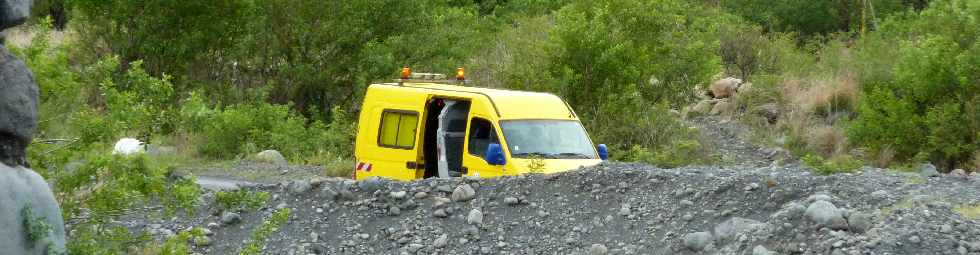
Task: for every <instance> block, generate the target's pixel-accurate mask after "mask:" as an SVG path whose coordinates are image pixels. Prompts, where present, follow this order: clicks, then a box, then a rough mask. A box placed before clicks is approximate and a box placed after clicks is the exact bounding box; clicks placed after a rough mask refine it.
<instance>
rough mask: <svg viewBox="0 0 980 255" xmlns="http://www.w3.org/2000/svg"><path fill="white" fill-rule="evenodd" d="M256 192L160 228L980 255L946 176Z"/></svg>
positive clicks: (231, 243) (319, 238)
mask: <svg viewBox="0 0 980 255" xmlns="http://www.w3.org/2000/svg"><path fill="white" fill-rule="evenodd" d="M910 176H911V177H913V178H910ZM307 183H308V184H307ZM307 185H309V186H307ZM297 187H301V188H297ZM250 189H251V188H250ZM254 189H259V190H264V191H268V192H270V193H271V196H270V197H272V198H271V199H270V201H268V202H267V203H266V206H265V208H263V209H260V210H259V211H258V212H244V213H241V214H240V215H235V216H227V215H220V214H216V213H207V212H208V211H209V210H210V211H213V209H209V208H210V204H209V203H207V202H206V203H205V204H204V205H203V206H204V207H205V208H201V209H199V210H197V211H201V212H204V213H202V214H201V215H199V216H197V217H192V218H181V219H177V222H167V223H166V224H164V225H165V226H172V227H170V229H186V228H188V227H195V226H196V227H203V226H204V225H205V224H207V225H208V226H209V229H211V230H212V231H213V232H214V233H213V235H211V236H209V240H206V241H211V242H202V245H196V246H194V249H195V251H197V252H200V253H201V254H234V253H237V252H238V251H239V250H240V249H241V245H242V243H243V242H244V241H245V240H247V239H248V238H249V234H250V232H251V231H252V230H254V229H255V228H256V227H257V226H258V225H261V224H262V221H263V220H264V219H265V218H267V217H268V216H269V215H271V214H272V212H273V211H275V210H277V208H291V209H292V212H293V214H292V215H291V216H290V220H289V222H287V223H286V224H285V225H283V226H282V227H281V228H280V229H279V230H278V231H277V232H276V234H274V235H272V236H270V238H269V239H268V243H267V247H266V248H265V252H268V253H273V254H761V255H764V254H968V255H969V254H980V250H976V249H975V248H974V247H976V248H980V245H977V244H980V222H978V220H977V219H974V218H969V217H968V216H966V215H964V214H961V213H960V212H959V211H958V210H960V209H958V208H960V207H961V206H971V205H974V206H975V205H980V185H977V182H975V181H973V180H970V179H966V178H962V177H957V176H952V175H941V176H937V177H933V178H927V179H926V180H925V181H924V182H922V181H921V178H919V177H918V175H917V174H910V173H899V172H892V171H885V170H880V169H865V171H863V172H861V173H858V174H851V175H837V176H812V175H810V174H809V173H808V172H807V171H804V170H802V169H801V168H799V167H798V166H792V165H791V166H770V167H748V166H745V167H742V166H739V167H735V168H730V167H729V168H717V167H704V166H701V167H684V168H680V169H670V170H667V169H658V168H654V167H650V166H646V165H638V164H619V163H605V164H602V165H599V166H595V167H589V168H583V169H580V170H576V171H571V172H566V173H561V174H556V175H527V176H517V177H502V178H496V179H489V180H476V179H467V178H452V179H426V180H421V181H416V182H396V181H388V180H383V179H369V180H365V181H360V182H355V181H352V180H345V179H338V178H333V179H326V180H311V181H296V182H288V183H287V182H284V183H282V184H277V185H263V186H258V187H255V188H254ZM222 218H228V219H224V220H223V219H222ZM212 222H222V224H218V223H214V224H213V225H214V227H211V225H212V224H211V223H212ZM228 222H233V223H228ZM152 223H157V222H152ZM132 225H133V226H146V225H145V224H132ZM137 230H140V229H137ZM961 251H962V252H961Z"/></svg>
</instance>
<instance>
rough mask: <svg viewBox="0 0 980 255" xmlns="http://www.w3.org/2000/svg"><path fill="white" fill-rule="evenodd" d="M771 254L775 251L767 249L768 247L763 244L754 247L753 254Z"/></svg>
mask: <svg viewBox="0 0 980 255" xmlns="http://www.w3.org/2000/svg"><path fill="white" fill-rule="evenodd" d="M771 254H773V252H771V251H769V249H766V247H765V246H762V245H756V246H755V248H752V255H771Z"/></svg>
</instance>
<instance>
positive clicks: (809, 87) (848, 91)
mask: <svg viewBox="0 0 980 255" xmlns="http://www.w3.org/2000/svg"><path fill="white" fill-rule="evenodd" d="M859 93H860V92H859V91H858V87H857V81H855V78H853V76H849V75H848V76H843V77H834V78H831V79H818V80H812V81H806V80H799V79H787V80H785V81H784V84H783V97H784V98H786V99H787V101H788V103H790V104H792V105H793V106H795V107H796V108H797V109H799V110H802V111H804V112H806V113H812V114H818V115H823V116H828V115H830V114H831V113H834V112H838V111H844V110H846V111H852V110H854V109H855V108H856V107H857V103H858V98H859Z"/></svg>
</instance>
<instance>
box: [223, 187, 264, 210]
mask: <svg viewBox="0 0 980 255" xmlns="http://www.w3.org/2000/svg"><path fill="white" fill-rule="evenodd" d="M268 199H269V193H268V192H265V191H259V192H254V191H251V190H245V189H239V190H236V191H219V192H218V193H216V194H215V202H216V203H218V208H221V209H222V210H231V211H243V210H253V211H254V210H258V209H259V208H261V207H262V205H265V201H266V200H268Z"/></svg>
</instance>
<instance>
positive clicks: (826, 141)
mask: <svg viewBox="0 0 980 255" xmlns="http://www.w3.org/2000/svg"><path fill="white" fill-rule="evenodd" d="M806 143H807V147H808V148H809V149H811V150H813V151H816V152H819V153H821V154H823V155H824V156H828V157H829V156H833V155H841V154H844V153H846V152H847V136H846V135H845V134H844V130H842V129H840V128H837V127H834V126H825V125H823V126H816V127H811V128H810V129H809V130H808V131H807V133H806Z"/></svg>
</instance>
